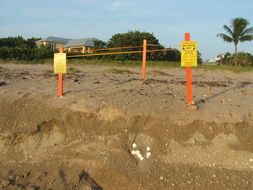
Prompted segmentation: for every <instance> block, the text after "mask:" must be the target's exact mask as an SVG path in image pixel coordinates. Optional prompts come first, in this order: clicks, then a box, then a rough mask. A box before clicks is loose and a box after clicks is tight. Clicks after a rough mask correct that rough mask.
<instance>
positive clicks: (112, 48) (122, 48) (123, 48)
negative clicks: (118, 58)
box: [92, 46, 143, 51]
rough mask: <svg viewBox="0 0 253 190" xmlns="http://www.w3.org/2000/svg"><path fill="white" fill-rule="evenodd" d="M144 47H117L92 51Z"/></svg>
mask: <svg viewBox="0 0 253 190" xmlns="http://www.w3.org/2000/svg"><path fill="white" fill-rule="evenodd" d="M142 47H143V46H126V47H115V48H104V49H94V50H92V51H105V50H112V49H130V48H142Z"/></svg>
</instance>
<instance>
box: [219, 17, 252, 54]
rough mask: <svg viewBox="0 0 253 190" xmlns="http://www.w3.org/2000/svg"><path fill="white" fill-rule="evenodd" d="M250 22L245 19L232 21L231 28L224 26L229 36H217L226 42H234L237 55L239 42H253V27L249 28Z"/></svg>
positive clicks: (222, 34) (221, 34)
mask: <svg viewBox="0 0 253 190" xmlns="http://www.w3.org/2000/svg"><path fill="white" fill-rule="evenodd" d="M248 25H249V21H248V20H247V19H244V18H235V19H233V20H232V21H231V26H230V27H229V26H227V25H224V26H223V28H224V29H225V30H226V31H227V33H228V35H227V34H224V33H220V34H217V36H218V37H221V38H222V39H223V40H224V41H226V42H234V45H235V54H237V45H238V43H239V42H244V41H251V40H253V27H250V28H247V26H248Z"/></svg>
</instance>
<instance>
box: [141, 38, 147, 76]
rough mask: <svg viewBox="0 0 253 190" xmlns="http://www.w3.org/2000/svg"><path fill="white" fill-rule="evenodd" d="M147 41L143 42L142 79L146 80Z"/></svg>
mask: <svg viewBox="0 0 253 190" xmlns="http://www.w3.org/2000/svg"><path fill="white" fill-rule="evenodd" d="M146 64H147V40H146V39H145V40H143V57H142V79H143V80H146Z"/></svg>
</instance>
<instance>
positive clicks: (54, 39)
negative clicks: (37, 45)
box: [37, 36, 71, 44]
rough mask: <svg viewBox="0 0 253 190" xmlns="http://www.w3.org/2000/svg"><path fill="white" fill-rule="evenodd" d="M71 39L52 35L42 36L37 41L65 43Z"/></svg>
mask: <svg viewBox="0 0 253 190" xmlns="http://www.w3.org/2000/svg"><path fill="white" fill-rule="evenodd" d="M70 40H71V39H67V38H59V37H54V36H49V37H47V38H43V39H41V40H38V41H37V42H56V43H63V44H66V43H67V42H68V41H70Z"/></svg>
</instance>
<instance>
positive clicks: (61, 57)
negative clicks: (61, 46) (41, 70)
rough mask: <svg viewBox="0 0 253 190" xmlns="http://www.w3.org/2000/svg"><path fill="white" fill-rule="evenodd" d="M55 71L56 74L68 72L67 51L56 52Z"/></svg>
mask: <svg viewBox="0 0 253 190" xmlns="http://www.w3.org/2000/svg"><path fill="white" fill-rule="evenodd" d="M54 73H55V74H59V73H62V74H65V73H67V66H66V53H55V54H54Z"/></svg>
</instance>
